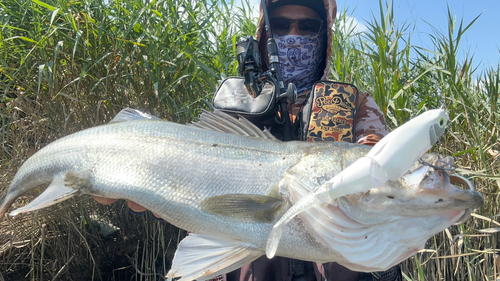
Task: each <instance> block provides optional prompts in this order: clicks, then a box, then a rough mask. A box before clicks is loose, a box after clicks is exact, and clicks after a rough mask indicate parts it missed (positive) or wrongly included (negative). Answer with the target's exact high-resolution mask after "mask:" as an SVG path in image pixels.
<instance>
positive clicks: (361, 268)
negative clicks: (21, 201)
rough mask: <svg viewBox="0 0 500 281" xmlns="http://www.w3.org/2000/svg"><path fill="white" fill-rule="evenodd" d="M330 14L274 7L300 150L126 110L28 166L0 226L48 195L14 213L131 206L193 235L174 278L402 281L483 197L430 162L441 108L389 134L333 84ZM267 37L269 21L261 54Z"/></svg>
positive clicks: (215, 116) (327, 7) (357, 97)
mask: <svg viewBox="0 0 500 281" xmlns="http://www.w3.org/2000/svg"><path fill="white" fill-rule="evenodd" d="M335 14H336V3H335V1H334V0H329V1H325V2H321V0H314V1H313V0H310V1H299V0H278V1H273V2H270V3H269V15H270V25H271V28H272V29H273V30H274V31H273V32H274V37H275V38H276V41H277V42H278V47H277V48H278V53H279V59H280V62H281V72H282V73H283V78H284V82H285V83H293V84H295V85H296V86H297V88H298V93H299V96H298V98H297V100H296V101H294V102H293V103H291V104H289V106H288V107H289V110H288V111H289V112H290V119H291V121H292V122H293V124H294V126H293V127H292V128H294V129H293V130H292V134H291V135H293V136H294V139H295V140H302V141H292V142H282V141H279V140H278V139H279V138H280V137H281V136H282V135H284V136H285V137H287V136H288V135H289V134H288V133H287V132H286V131H284V132H282V130H281V129H282V128H283V127H282V126H281V125H280V124H278V123H275V124H273V125H272V126H271V133H269V131H268V130H264V131H261V130H259V129H258V128H257V127H256V126H254V125H253V124H251V123H248V121H245V120H237V119H235V118H232V117H230V116H227V114H224V113H221V112H214V113H209V112H204V113H203V114H202V115H201V116H200V121H199V122H197V123H195V124H192V125H191V126H187V125H181V124H177V123H173V122H167V121H164V120H158V118H156V117H153V116H150V115H148V114H146V113H143V112H139V111H137V110H132V109H124V110H122V111H121V112H120V113H119V114H118V115H117V116H116V117H115V118H114V119H113V120H112V121H111V122H110V123H109V124H106V125H101V126H97V127H93V128H89V129H86V130H83V131H80V132H77V133H74V134H71V135H69V136H66V137H64V138H61V139H58V140H56V141H54V142H52V143H51V144H49V145H47V146H45V147H44V148H42V149H41V150H39V151H38V152H37V153H35V154H34V155H33V156H31V157H30V158H29V159H27V160H26V162H24V164H23V165H22V166H21V167H20V168H19V170H18V172H17V173H16V175H15V177H14V179H13V180H12V183H11V184H10V186H9V190H8V192H7V195H6V196H5V198H4V199H3V200H2V203H1V205H0V220H1V219H2V218H3V217H4V215H5V214H6V213H8V212H9V209H10V207H11V206H12V204H13V203H14V202H15V201H16V199H17V198H19V197H20V196H21V195H22V194H24V193H26V192H27V191H29V190H31V189H34V188H37V187H39V186H41V185H44V184H48V187H47V188H46V189H45V190H44V191H43V192H42V193H41V194H40V195H39V196H38V197H36V198H35V199H34V200H32V201H30V202H29V203H28V204H27V205H26V206H23V207H20V208H17V209H15V210H13V211H11V212H10V215H11V216H15V215H17V214H20V213H25V212H30V211H34V210H38V209H41V208H45V207H47V206H51V205H54V204H57V203H59V202H61V201H64V200H66V199H68V198H71V197H73V196H77V195H82V194H90V195H93V196H96V197H95V198H96V200H98V201H99V202H101V203H103V204H109V203H112V202H114V201H116V200H115V199H126V200H128V202H129V206H130V207H131V209H132V210H134V211H145V210H146V209H148V210H151V212H153V213H154V214H155V216H157V217H161V218H162V219H164V220H166V221H168V222H169V223H172V224H173V225H175V226H177V227H179V228H181V229H185V230H187V231H189V232H191V233H190V234H189V235H188V236H187V237H186V238H184V240H182V242H181V243H180V244H179V246H178V249H177V251H176V254H175V257H174V260H173V263H172V268H171V270H170V271H169V273H168V274H167V277H168V278H177V277H181V280H194V279H197V280H204V279H210V278H216V279H218V278H222V279H226V280H325V279H327V280H346V281H347V280H398V278H399V279H401V275H400V274H399V273H400V271H399V270H398V269H394V266H395V265H397V264H399V263H400V262H402V261H403V260H405V259H407V258H409V257H411V256H412V255H414V254H415V253H416V252H417V251H419V250H420V249H423V248H424V246H425V242H426V241H427V239H429V238H430V237H431V236H432V235H434V234H436V233H437V232H439V231H442V230H443V229H445V228H447V227H449V226H450V225H452V224H459V223H463V222H464V221H465V220H467V219H468V218H469V216H470V213H471V210H472V209H474V208H477V207H479V206H481V205H482V204H483V198H482V196H481V195H480V194H479V193H477V192H475V191H474V190H473V189H472V188H473V187H472V185H471V184H470V183H468V182H467V181H466V180H465V179H462V182H465V183H466V185H468V186H469V189H470V190H464V189H459V188H457V187H455V186H453V178H456V176H454V175H450V171H449V169H447V167H448V166H449V165H450V164H452V162H451V159H448V158H444V157H441V156H437V155H432V154H428V155H424V154H425V152H426V151H427V150H429V149H430V148H431V147H432V146H433V145H434V144H435V143H436V141H437V140H438V139H439V137H440V136H441V135H442V134H443V133H444V130H445V128H446V123H447V120H448V116H447V114H446V112H444V110H439V109H437V110H429V111H427V112H425V113H423V114H421V115H419V116H418V117H416V118H414V119H412V120H411V121H409V122H407V123H405V124H404V125H402V126H400V127H399V128H397V129H396V130H394V131H392V132H391V133H389V134H387V129H386V125H385V122H384V120H383V115H382V114H381V112H380V110H379V108H378V107H377V105H376V104H375V103H374V101H373V99H371V98H370V97H369V96H368V95H366V94H360V93H358V92H357V89H356V88H355V87H354V86H353V85H349V84H345V83H336V82H329V81H326V79H327V78H328V76H329V73H330V71H329V65H330V61H329V57H330V41H331V38H332V37H331V34H332V32H331V26H332V25H333V20H334V18H335ZM266 36H267V34H265V33H263V23H262V16H261V23H260V24H259V28H258V31H257V38H258V39H259V40H260V47H261V50H260V51H261V53H263V54H265V50H264V48H263V45H264V43H263V42H265V41H267V40H266ZM270 54H273V53H272V52H270ZM262 57H263V58H264V59H263V61H262V62H263V66H264V68H265V66H266V60H265V58H266V57H267V56H262ZM270 57H271V58H270V61H271V59H272V60H274V62H272V61H271V62H270V65H273V64H275V63H276V61H277V58H275V57H272V56H270ZM264 71H265V69H264ZM261 95H262V94H261ZM246 96H248V95H246ZM285 109H286V106H285V107H282V110H285ZM284 116H288V115H287V114H284ZM285 123H286V122H285ZM295 124H297V125H295ZM386 134H387V136H385V137H384V138H383V139H381V138H382V137H383V136H384V135H386ZM273 135H274V136H273ZM304 140H305V141H304ZM349 142H351V143H349ZM356 142H357V143H358V144H355V143H356ZM359 144H365V145H374V146H373V148H369V147H367V146H365V145H359ZM420 158H422V160H420V161H417V160H418V159H420ZM107 198H112V199H107ZM134 202H136V203H134ZM395 234H397V235H395ZM264 255H266V256H267V257H269V258H271V257H273V256H275V255H276V256H278V257H277V258H274V259H271V260H269V259H267V258H266V257H262V256H264ZM299 260H307V261H308V262H302V261H299ZM332 262H337V263H338V264H336V263H332ZM339 264H341V265H342V266H345V268H344V267H342V266H340V265H339ZM238 268H241V269H239V270H237V269H238ZM347 268H349V270H348V269H347ZM235 270H236V271H235ZM358 272H385V273H372V274H370V273H368V274H366V273H358Z"/></svg>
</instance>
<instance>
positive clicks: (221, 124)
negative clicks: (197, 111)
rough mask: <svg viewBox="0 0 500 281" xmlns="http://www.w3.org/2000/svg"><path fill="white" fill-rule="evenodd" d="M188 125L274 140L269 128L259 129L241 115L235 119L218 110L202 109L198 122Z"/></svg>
mask: <svg viewBox="0 0 500 281" xmlns="http://www.w3.org/2000/svg"><path fill="white" fill-rule="evenodd" d="M188 125H190V126H194V127H198V128H201V129H206V130H211V131H216V132H221V133H228V134H233V135H238V136H246V137H255V138H264V139H271V140H276V137H275V136H273V135H272V134H271V132H269V130H267V129H264V130H261V129H259V127H257V126H255V125H254V124H252V123H251V122H250V121H248V120H247V119H245V118H243V117H240V118H239V119H237V118H234V117H232V116H231V115H229V114H226V113H224V112H222V111H219V110H215V111H214V112H209V111H206V110H203V112H202V113H201V115H200V118H199V120H198V122H194V123H191V124H188Z"/></svg>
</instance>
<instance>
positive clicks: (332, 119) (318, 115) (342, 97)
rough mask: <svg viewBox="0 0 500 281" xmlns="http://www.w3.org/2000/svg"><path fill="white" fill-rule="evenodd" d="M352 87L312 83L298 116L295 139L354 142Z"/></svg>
mask: <svg viewBox="0 0 500 281" xmlns="http://www.w3.org/2000/svg"><path fill="white" fill-rule="evenodd" d="M358 100H359V98H358V89H357V88H356V86H354V85H351V84H347V83H340V82H331V81H319V82H316V83H315V84H314V85H313V87H312V90H311V92H310V93H309V94H308V96H307V98H306V100H305V102H304V105H303V108H302V112H301V114H299V120H298V122H299V136H298V139H299V140H304V141H342V142H350V143H354V142H356V115H357V111H358V103H359V101H358Z"/></svg>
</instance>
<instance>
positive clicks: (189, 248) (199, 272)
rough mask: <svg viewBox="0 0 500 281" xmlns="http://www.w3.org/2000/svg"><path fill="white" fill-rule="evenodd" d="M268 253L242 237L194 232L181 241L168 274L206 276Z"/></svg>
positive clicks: (187, 277) (174, 275) (242, 264)
mask: <svg viewBox="0 0 500 281" xmlns="http://www.w3.org/2000/svg"><path fill="white" fill-rule="evenodd" d="M263 255H264V251H262V250H259V249H257V248H256V247H255V246H253V245H251V244H249V243H244V242H241V241H237V240H233V239H228V238H219V237H215V236H212V235H204V234H194V233H191V234H189V236H187V237H186V238H184V240H182V241H181V243H180V244H179V248H178V249H177V252H176V253H175V256H174V260H173V262H172V269H170V271H169V272H168V274H167V278H174V277H182V278H181V279H180V280H178V281H182V280H194V279H201V280H206V279H210V278H213V277H215V276H218V275H220V274H224V273H227V272H231V271H233V270H236V269H238V268H240V267H242V266H244V265H246V264H249V263H251V262H252V261H254V260H256V259H257V258H259V257H261V256H263Z"/></svg>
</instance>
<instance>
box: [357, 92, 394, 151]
mask: <svg viewBox="0 0 500 281" xmlns="http://www.w3.org/2000/svg"><path fill="white" fill-rule="evenodd" d="M359 98H360V99H359V107H358V114H357V116H356V119H357V122H356V142H357V143H359V144H364V145H372V146H373V145H375V144H376V143H377V142H378V141H379V140H381V139H382V138H383V137H384V136H386V135H387V134H388V133H389V131H388V130H387V123H386V122H385V119H384V114H383V113H382V111H381V110H380V107H379V106H378V105H377V104H376V103H375V100H374V99H373V98H372V97H370V95H369V94H368V93H363V94H360V95H359Z"/></svg>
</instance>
